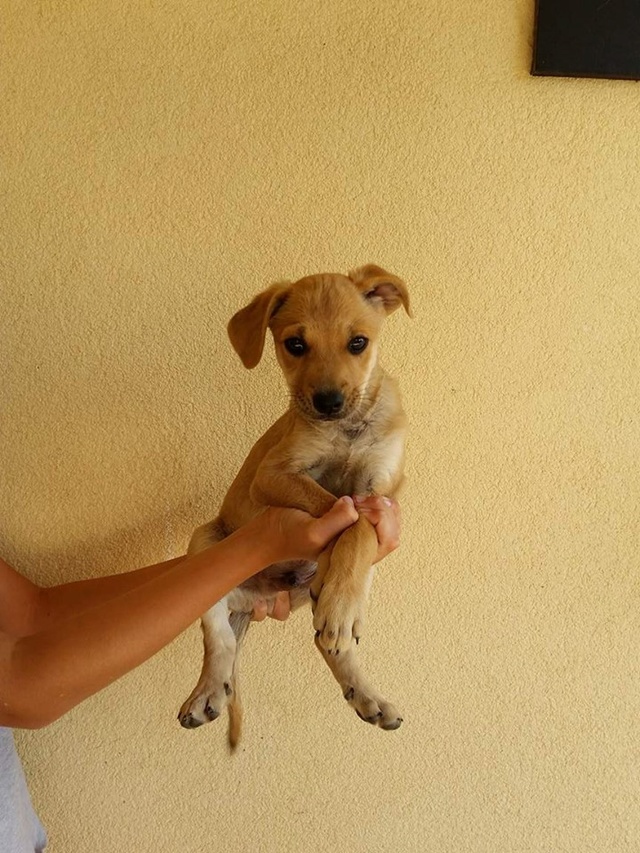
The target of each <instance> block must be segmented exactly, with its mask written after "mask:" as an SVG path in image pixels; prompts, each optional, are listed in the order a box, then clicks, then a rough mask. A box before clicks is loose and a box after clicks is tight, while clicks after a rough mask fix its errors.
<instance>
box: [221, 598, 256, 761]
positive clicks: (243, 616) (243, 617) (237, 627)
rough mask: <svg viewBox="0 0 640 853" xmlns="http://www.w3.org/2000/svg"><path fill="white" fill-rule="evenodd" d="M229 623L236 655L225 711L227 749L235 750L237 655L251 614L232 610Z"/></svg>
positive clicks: (238, 724)
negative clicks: (227, 721) (234, 636)
mask: <svg viewBox="0 0 640 853" xmlns="http://www.w3.org/2000/svg"><path fill="white" fill-rule="evenodd" d="M229 624H230V625H231V628H232V629H233V633H234V634H235V635H236V656H235V660H234V663H233V672H232V674H231V696H230V697H229V702H228V703H227V711H228V712H229V729H228V734H227V737H228V740H229V749H230V750H231V752H235V750H236V747H237V746H238V743H239V742H240V736H241V734H242V700H241V698H240V691H239V689H238V655H239V654H240V647H241V645H242V641H243V640H244V638H245V634H246V633H247V630H248V628H249V625H250V624H251V614H250V613H237V612H233V613H231V614H230V615H229Z"/></svg>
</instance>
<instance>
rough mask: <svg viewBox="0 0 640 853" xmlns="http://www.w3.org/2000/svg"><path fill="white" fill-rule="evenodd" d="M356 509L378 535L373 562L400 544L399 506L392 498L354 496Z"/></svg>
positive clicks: (377, 561)
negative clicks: (376, 549)
mask: <svg viewBox="0 0 640 853" xmlns="http://www.w3.org/2000/svg"><path fill="white" fill-rule="evenodd" d="M353 500H354V503H355V506H356V509H357V510H358V512H359V513H360V514H361V515H364V516H365V518H368V519H369V521H370V522H371V524H372V525H373V526H374V528H375V531H376V536H377V537H378V552H377V554H376V557H375V560H374V561H373V562H374V563H379V562H380V560H382V559H383V558H384V557H386V556H387V554H390V553H391V552H392V551H395V549H396V548H397V547H398V545H399V544H400V506H399V505H398V502H397V501H395V500H393V498H385V497H380V496H378V495H374V496H370V497H359V496H358V495H355V496H354V499H353Z"/></svg>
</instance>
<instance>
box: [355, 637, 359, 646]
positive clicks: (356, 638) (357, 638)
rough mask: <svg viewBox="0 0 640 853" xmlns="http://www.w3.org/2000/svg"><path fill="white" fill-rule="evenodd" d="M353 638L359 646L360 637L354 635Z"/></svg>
mask: <svg viewBox="0 0 640 853" xmlns="http://www.w3.org/2000/svg"><path fill="white" fill-rule="evenodd" d="M354 639H355V641H356V646H359V645H360V637H355V638H354Z"/></svg>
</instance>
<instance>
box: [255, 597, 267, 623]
mask: <svg viewBox="0 0 640 853" xmlns="http://www.w3.org/2000/svg"><path fill="white" fill-rule="evenodd" d="M268 612H269V608H268V605H267V602H266V601H265V600H264V599H263V598H259V599H258V600H257V601H256V602H255V603H254V605H253V612H252V614H251V621H252V622H262V620H263V619H266V618H267V613H268Z"/></svg>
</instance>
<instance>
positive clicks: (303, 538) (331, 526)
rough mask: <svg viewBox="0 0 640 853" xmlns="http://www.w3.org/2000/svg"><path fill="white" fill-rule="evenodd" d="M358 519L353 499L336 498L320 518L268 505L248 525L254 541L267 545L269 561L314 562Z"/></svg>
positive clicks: (299, 511) (300, 511) (346, 497)
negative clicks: (251, 526)
mask: <svg viewBox="0 0 640 853" xmlns="http://www.w3.org/2000/svg"><path fill="white" fill-rule="evenodd" d="M357 520H358V513H357V511H356V508H355V506H354V503H353V499H352V498H350V497H348V496H345V497H342V498H339V499H338V500H336V502H335V503H334V504H333V506H332V507H331V509H330V510H329V511H328V512H326V513H325V514H324V515H322V516H320V518H314V517H313V516H312V515H309V513H307V512H303V511H302V510H299V509H283V508H280V507H267V509H266V510H265V511H264V512H263V513H261V514H260V515H259V516H257V517H256V518H255V519H253V521H251V522H249V524H250V525H253V526H254V527H257V528H258V529H256V530H255V531H254V532H253V534H252V535H254V536H255V537H256V542H260V543H262V542H264V543H265V545H267V544H268V547H269V551H270V562H281V561H284V560H310V561H313V562H315V561H316V560H317V559H318V557H319V556H320V554H321V553H322V552H323V551H324V549H325V548H326V547H327V545H328V544H329V543H330V542H331V541H332V540H333V539H335V537H336V536H338V535H339V534H340V533H342V531H343V530H346V529H347V527H351V525H352V524H354V523H355V522H356V521H357Z"/></svg>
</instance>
